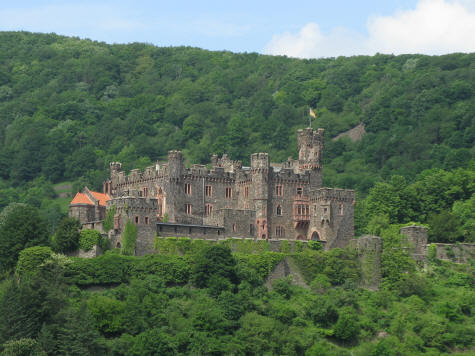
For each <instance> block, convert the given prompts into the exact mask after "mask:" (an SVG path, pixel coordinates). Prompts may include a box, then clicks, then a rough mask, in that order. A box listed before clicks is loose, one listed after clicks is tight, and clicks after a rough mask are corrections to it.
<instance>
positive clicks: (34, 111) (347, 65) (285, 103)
mask: <svg viewBox="0 0 475 356" xmlns="http://www.w3.org/2000/svg"><path fill="white" fill-rule="evenodd" d="M474 66H475V54H451V55H445V56H432V57H431V56H423V55H402V56H392V55H379V54H378V55H376V56H373V57H368V56H357V57H350V58H344V57H339V58H336V59H335V58H330V59H318V60H300V59H291V58H286V57H272V56H264V55H258V54H256V53H245V54H233V53H230V52H210V51H205V50H201V49H197V48H189V47H176V48H159V47H155V46H152V45H147V44H140V43H133V44H129V45H108V44H105V43H99V42H93V41H90V40H80V39H78V38H69V37H63V36H58V35H54V34H32V33H26V32H3V33H0V178H1V181H0V207H4V206H6V205H8V204H9V203H10V202H14V201H19V200H20V201H24V202H27V203H29V204H32V205H34V206H37V207H41V209H42V211H44V214H45V215H46V216H47V218H48V219H50V221H51V224H52V226H53V227H52V229H53V228H54V226H55V224H56V223H55V221H57V217H58V216H60V215H61V211H64V206H63V205H64V202H62V201H61V204H63V205H62V208H61V207H60V206H59V205H58V203H57V202H56V201H54V200H52V199H53V198H54V197H55V192H54V190H53V188H52V185H51V184H55V183H61V182H64V181H74V182H75V184H73V189H79V188H80V187H81V186H83V185H85V184H87V185H89V186H90V187H91V188H95V189H101V187H102V181H103V179H104V178H105V177H106V176H107V173H108V164H109V162H110V161H121V162H122V163H123V166H124V168H125V169H126V170H127V169H131V168H135V167H141V168H143V167H145V166H147V165H150V164H151V163H152V162H154V161H155V160H157V159H158V160H159V159H163V158H164V157H165V156H166V153H167V151H168V150H169V149H181V150H183V152H184V156H185V158H186V160H187V162H188V163H208V162H209V158H210V156H211V154H213V153H217V154H222V153H223V152H227V153H228V154H229V156H230V157H231V158H232V159H242V160H243V161H244V164H248V163H249V162H248V161H249V155H250V154H251V153H252V152H269V153H270V156H271V159H272V161H275V162H278V161H281V160H286V159H287V157H288V156H294V157H296V131H297V129H298V128H302V127H305V126H306V125H308V115H307V113H308V110H309V108H310V107H312V108H314V109H315V111H316V113H317V119H316V120H314V121H313V122H312V126H313V127H315V128H317V127H323V128H325V130H326V138H327V139H326V146H325V152H324V159H325V164H324V184H325V185H326V186H335V187H342V188H353V189H356V190H357V192H358V193H360V195H359V196H360V197H361V196H365V195H366V194H368V192H369V190H370V188H372V187H373V186H374V185H375V183H377V182H380V181H382V180H385V181H388V182H389V181H390V179H391V177H392V176H394V175H398V176H402V177H403V178H404V179H405V183H404V184H406V183H407V184H410V183H413V182H415V181H417V180H422V181H423V180H424V179H425V178H424V177H425V176H423V177H418V174H419V173H421V172H423V171H424V170H426V169H436V168H439V169H443V170H444V171H452V170H454V169H457V168H463V169H465V170H467V169H468V171H469V172H473V163H472V165H471V166H470V161H471V160H473V157H474V155H475V149H474V145H473V143H474V139H475V120H474V117H475V95H474V91H475V86H474V82H473V70H474ZM360 123H363V124H364V125H365V130H366V134H365V135H364V136H363V137H362V139H361V140H359V141H357V142H352V141H351V140H350V139H349V138H345V137H344V138H341V139H338V140H336V141H332V140H331V138H334V137H336V136H337V135H338V134H340V133H343V132H345V131H347V130H349V129H351V128H353V127H355V126H357V125H358V124H360ZM447 174H449V173H447ZM467 174H468V173H467ZM426 176H427V175H426ZM467 179H468V180H469V183H470V182H471V181H472V180H473V175H469V177H468V178H467ZM469 183H460V184H462V185H463V186H467V184H468V186H469V187H468V188H466V189H465V188H464V190H463V194H459V195H456V196H454V195H453V194H452V195H450V196H449V197H448V199H449V203H447V204H445V205H444V206H443V207H442V208H441V209H449V210H450V209H452V205H453V203H454V201H457V200H462V201H466V200H467V199H469V198H470V197H471V195H472V193H473V186H472V183H470V184H469ZM399 188H400V187H399ZM417 194H419V192H417ZM431 194H432V193H431ZM433 195H436V192H433ZM45 199H46V200H45ZM63 200H64V198H63ZM421 209H422V208H421ZM421 209H419V210H421ZM441 209H439V207H438V206H437V207H436V209H435V211H436V212H440V211H441ZM388 210H391V209H388ZM412 210H414V209H412ZM415 210H416V213H415V214H412V213H410V214H406V215H407V216H405V217H403V218H398V219H397V221H395V220H394V219H392V221H391V222H406V221H408V220H410V219H413V220H419V221H420V222H427V219H428V215H429V213H430V212H431V211H434V209H432V210H431V211H429V213H428V212H427V211H425V212H424V214H423V216H422V217H421V218H419V216H421V214H422V213H418V211H419V210H418V209H415ZM55 219H56V220H55ZM393 220H394V221H393ZM358 221H360V220H358ZM363 225H364V226H365V225H366V222H365V223H363V224H362V226H363Z"/></svg>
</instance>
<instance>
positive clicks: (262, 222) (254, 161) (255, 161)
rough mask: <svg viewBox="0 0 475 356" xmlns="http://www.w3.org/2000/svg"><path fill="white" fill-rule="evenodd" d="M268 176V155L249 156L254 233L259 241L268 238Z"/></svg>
mask: <svg viewBox="0 0 475 356" xmlns="http://www.w3.org/2000/svg"><path fill="white" fill-rule="evenodd" d="M269 174H270V160H269V154H268V153H253V154H252V155H251V177H252V178H251V179H252V187H253V189H254V194H253V196H254V207H255V209H256V231H257V237H258V238H259V239H268V238H269V231H268V226H269V223H270V222H269V214H268V213H269V212H268V208H269Z"/></svg>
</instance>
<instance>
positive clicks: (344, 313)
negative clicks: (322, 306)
mask: <svg viewBox="0 0 475 356" xmlns="http://www.w3.org/2000/svg"><path fill="white" fill-rule="evenodd" d="M334 330H335V334H334V335H335V337H336V338H337V339H339V340H341V341H345V342H352V341H355V340H356V338H357V337H358V335H359V333H360V326H359V324H358V316H357V315H356V313H355V311H354V310H353V308H351V307H343V308H341V309H340V311H339V317H338V321H337V323H336V325H335V329H334Z"/></svg>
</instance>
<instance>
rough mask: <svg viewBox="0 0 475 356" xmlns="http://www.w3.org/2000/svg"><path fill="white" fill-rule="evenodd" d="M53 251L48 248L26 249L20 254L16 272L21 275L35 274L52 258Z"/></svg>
mask: <svg viewBox="0 0 475 356" xmlns="http://www.w3.org/2000/svg"><path fill="white" fill-rule="evenodd" d="M52 253H53V251H52V250H51V248H49V247H46V246H35V247H29V248H25V249H24V250H23V251H21V252H20V256H19V257H18V263H17V265H16V272H17V273H18V274H20V275H22V274H25V273H32V272H34V271H35V270H36V269H37V268H38V267H39V266H40V265H41V264H42V263H43V262H45V261H46V260H47V259H48V258H50V257H51V255H52Z"/></svg>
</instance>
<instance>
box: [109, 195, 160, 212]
mask: <svg viewBox="0 0 475 356" xmlns="http://www.w3.org/2000/svg"><path fill="white" fill-rule="evenodd" d="M106 204H107V205H106V208H107V210H109V209H110V208H112V206H115V207H116V211H122V210H127V211H155V210H156V209H157V207H158V200H157V199H153V198H143V197H135V196H127V197H119V198H113V199H110V200H108V201H107V203H106Z"/></svg>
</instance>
